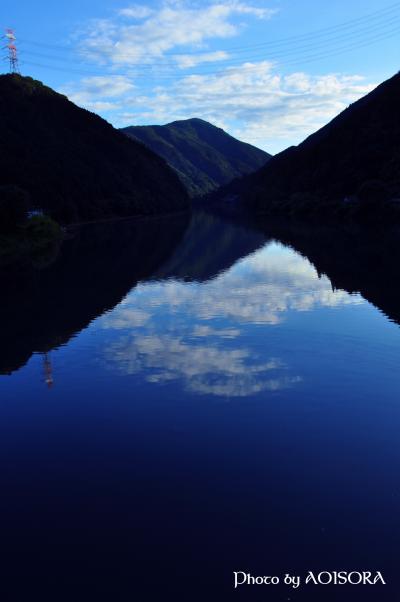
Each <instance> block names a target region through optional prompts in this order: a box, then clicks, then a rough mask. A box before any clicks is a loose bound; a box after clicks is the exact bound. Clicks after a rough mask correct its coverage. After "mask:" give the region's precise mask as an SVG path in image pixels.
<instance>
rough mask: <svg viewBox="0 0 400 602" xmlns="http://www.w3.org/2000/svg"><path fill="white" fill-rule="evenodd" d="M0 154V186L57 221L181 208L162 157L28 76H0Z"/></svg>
mask: <svg viewBox="0 0 400 602" xmlns="http://www.w3.org/2000/svg"><path fill="white" fill-rule="evenodd" d="M0 153H1V161H0V185H15V186H18V187H19V188H22V189H24V190H26V191H27V192H29V193H30V196H31V201H32V205H33V206H36V207H40V208H42V209H43V210H45V211H46V212H47V213H49V214H50V215H52V216H53V217H55V218H56V219H59V220H61V221H64V222H68V221H78V220H87V219H93V218H99V217H106V216H112V215H133V214H148V213H151V214H154V213H160V212H168V211H173V210H180V209H185V208H187V207H188V203H189V201H188V198H187V193H186V191H185V189H184V187H183V186H182V184H181V182H180V180H179V178H178V177H177V176H176V173H175V172H174V171H173V170H172V169H171V168H170V167H169V166H168V165H167V164H166V163H165V161H164V160H163V159H162V158H160V157H159V156H158V155H156V154H155V153H153V152H152V151H151V150H150V149H148V148H147V147H145V146H144V145H143V144H140V143H139V142H137V141H134V140H130V139H129V138H127V137H126V136H124V135H123V134H122V133H121V132H120V131H119V130H116V129H115V128H113V127H112V126H111V125H110V124H109V123H108V122H107V121H105V120H104V119H102V118H101V117H99V116H98V115H95V114H94V113H91V112H89V111H87V110H85V109H81V108H79V107H77V106H76V105H74V104H73V103H72V102H70V101H69V100H68V99H67V98H66V97H65V96H63V95H61V94H58V93H57V92H55V91H54V90H52V89H51V88H48V87H47V86H44V85H43V84H42V83H41V82H39V81H36V80H34V79H32V78H30V77H22V76H20V75H17V74H9V75H1V76H0Z"/></svg>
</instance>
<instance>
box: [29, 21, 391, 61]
mask: <svg viewBox="0 0 400 602" xmlns="http://www.w3.org/2000/svg"><path fill="white" fill-rule="evenodd" d="M399 20H400V16H398V17H395V18H393V19H391V20H390V21H388V22H385V23H382V24H380V25H378V26H376V25H369V26H368V27H366V28H364V29H361V30H358V31H354V32H353V31H351V32H347V33H342V34H339V35H336V36H333V37H327V38H325V39H324V40H321V41H320V42H318V43H315V42H309V43H306V44H301V45H298V46H295V47H293V48H288V49H286V50H285V49H281V50H278V51H275V52H269V53H268V54H266V53H265V52H263V53H262V54H260V53H258V54H256V55H254V54H253V55H251V56H247V57H240V58H236V59H235V58H234V57H233V58H229V57H227V58H226V59H219V60H217V59H216V60H215V61H209V62H215V63H216V62H223V63H224V64H225V65H235V64H241V63H242V62H243V61H252V60H256V59H264V60H267V59H268V60H271V59H280V58H285V57H288V56H291V55H296V56H299V55H301V53H302V52H303V51H308V50H314V49H316V50H318V49H319V48H324V47H329V46H332V45H334V46H337V43H338V42H340V41H343V42H346V41H347V40H349V41H352V40H354V39H357V38H362V37H364V36H365V35H367V34H371V33H374V32H375V31H377V32H378V31H379V30H382V33H384V32H386V28H387V27H389V26H393V25H396V24H397V23H398V22H399ZM389 31H391V29H389ZM24 54H25V53H24ZM29 55H30V56H37V57H42V58H47V60H51V61H53V60H54V61H59V62H69V61H70V59H68V58H64V57H61V58H59V57H53V56H49V55H48V54H43V53H40V52H35V51H29ZM85 55H86V56H87V57H90V55H91V53H90V52H89V53H87V52H86V53H81V56H83V57H84V56H85ZM124 58H125V59H127V58H128V57H127V55H122V56H121V59H124ZM128 66H129V67H130V68H131V67H135V68H137V69H138V70H140V71H150V70H154V67H167V68H168V67H172V68H173V69H175V68H176V62H174V63H168V62H167V61H163V62H161V63H158V62H154V61H152V62H150V63H147V64H146V63H143V62H140V63H134V62H130V63H129V65H128Z"/></svg>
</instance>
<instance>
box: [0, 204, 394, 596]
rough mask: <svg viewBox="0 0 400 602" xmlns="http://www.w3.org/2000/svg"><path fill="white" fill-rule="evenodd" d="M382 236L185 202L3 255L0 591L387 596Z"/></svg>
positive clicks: (390, 273) (388, 437)
mask: <svg viewBox="0 0 400 602" xmlns="http://www.w3.org/2000/svg"><path fill="white" fill-rule="evenodd" d="M398 239H399V232H397V231H385V232H382V231H379V230H373V229H369V230H367V231H366V230H365V229H362V228H360V227H355V226H354V227H350V226H348V227H343V226H341V227H339V226H326V227H325V228H320V227H317V226H315V225H309V226H306V225H304V224H294V223H290V224H285V223H282V222H279V223H277V222H274V223H272V222H270V223H268V222H266V223H263V222H262V220H260V222H259V223H256V224H251V223H243V224H240V223H238V221H237V220H235V219H233V218H231V219H227V218H223V217H218V216H213V215H209V214H206V213H195V214H194V215H193V216H192V217H190V216H185V215H180V216H175V217H163V218H159V219H136V220H122V221H119V222H118V221H116V222H111V223H109V224H96V225H87V226H85V227H82V228H75V229H73V230H71V232H70V233H69V235H68V237H67V240H65V241H64V243H63V245H62V247H61V249H60V250H59V252H58V254H57V253H56V254H55V256H51V257H50V258H48V259H47V260H46V258H40V260H39V259H38V260H37V262H36V263H35V265H33V266H32V265H20V266H18V268H17V269H15V270H13V272H12V273H11V274H10V273H8V272H7V270H3V272H4V273H3V276H2V278H3V287H2V288H3V291H4V293H3V295H2V297H3V298H2V300H1V302H0V307H1V316H2V317H1V318H0V323H1V332H2V341H1V343H2V344H1V350H0V372H1V373H2V375H1V376H0V413H1V414H0V457H1V471H0V475H1V484H2V495H1V498H0V509H1V515H0V516H1V547H2V552H3V556H4V560H3V562H2V578H1V580H0V592H1V594H2V595H1V596H0V599H1V600H2V601H3V600H4V602H7V601H14V600H18V601H19V600H23V601H24V602H25V601H26V600H44V599H48V598H47V597H48V596H50V595H51V596H52V598H51V599H53V600H64V599H66V600H85V601H86V600H100V599H107V600H110V601H117V600H118V601H119V600H124V601H125V600H126V601H137V602H147V601H152V600H154V601H156V602H159V601H160V602H161V601H162V600H167V599H168V600H170V599H171V600H174V602H180V601H182V602H191V601H194V600H204V601H205V600H210V601H214V600H215V601H217V602H220V601H223V600H234V599H235V600H249V601H251V600H272V601H273V602H275V601H279V600H307V601H310V600H318V601H321V600H324V601H325V600H342V601H343V600H344V601H347V600H355V601H357V600H363V601H364V600H373V601H375V602H376V601H377V600H379V601H384V600H394V599H395V592H396V591H397V590H398V585H397V583H396V579H398V547H399V543H400V513H399V502H400V483H399V474H400V445H399V426H400V404H399V393H400V369H399V357H400V329H399V322H400V288H399V287H400V284H399V283H400V278H399V277H400V261H399V259H400V258H399V251H398ZM234 571H243V572H245V573H251V574H252V575H254V576H257V575H267V576H271V575H272V576H279V577H280V578H281V581H282V576H283V577H284V575H285V573H290V574H291V575H300V576H302V577H305V576H306V575H307V573H308V571H313V572H315V573H316V574H317V573H318V572H320V571H347V572H350V571H360V572H361V571H371V572H373V574H375V573H376V571H381V572H382V575H383V577H384V579H385V581H386V583H387V584H386V585H385V586H383V585H379V584H377V585H375V586H370V585H365V586H355V585H343V586H339V585H338V586H332V585H325V586H324V585H318V586H315V585H312V584H311V585H305V584H304V585H303V584H302V586H301V587H299V588H298V589H293V588H291V587H288V586H287V585H284V584H283V583H282V582H281V583H280V584H279V585H276V586H274V585H268V586H266V585H258V586H257V585H254V586H248V585H247V586H246V585H243V586H240V587H239V588H237V589H236V590H235V589H234V587H233V586H234V581H233V572H234ZM49 599H50V598H49Z"/></svg>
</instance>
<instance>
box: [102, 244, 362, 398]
mask: <svg viewBox="0 0 400 602" xmlns="http://www.w3.org/2000/svg"><path fill="white" fill-rule="evenodd" d="M359 303H362V298H361V297H360V296H359V295H349V294H348V293H346V292H344V291H340V290H336V291H335V290H332V287H331V284H330V281H329V280H328V278H326V277H325V276H323V277H319V275H318V274H317V272H316V271H315V269H314V267H313V266H312V265H311V264H310V262H309V261H308V260H307V259H305V258H303V257H301V256H300V255H298V254H297V253H295V252H294V251H292V250H291V249H288V248H286V247H283V246H282V245H280V244H277V243H272V244H269V245H267V246H266V247H264V248H263V249H261V250H259V251H257V252H256V253H254V254H252V255H250V256H248V257H246V258H245V259H242V260H241V261H239V262H237V263H236V264H235V265H234V266H233V267H232V268H231V269H229V270H228V271H226V272H225V273H223V274H220V275H219V276H218V277H217V278H215V279H213V280H210V281H208V282H206V283H202V284H200V283H184V282H180V281H177V280H167V281H164V282H154V283H142V284H141V285H139V286H138V287H137V288H136V289H135V290H134V291H132V293H131V294H130V295H129V296H128V297H127V298H126V299H125V300H124V302H123V303H122V304H121V305H120V306H118V307H117V308H115V310H114V311H113V312H111V313H110V314H109V315H107V316H105V317H103V318H102V319H101V325H102V326H103V328H107V329H111V330H113V331H115V333H117V332H119V333H120V332H121V330H122V331H124V332H123V334H122V335H121V334H118V336H116V337H114V338H113V340H112V341H111V342H110V344H109V345H108V348H107V352H106V354H107V362H108V363H109V364H112V365H114V366H117V367H118V369H119V370H121V371H123V372H124V373H126V374H136V373H138V372H144V373H145V375H146V379H147V380H148V381H149V382H154V383H166V382H168V381H173V380H181V381H182V382H183V386H184V387H185V389H186V390H188V391H191V392H196V393H198V394H207V395H215V396H224V397H230V396H232V397H245V396H250V395H254V394H257V393H260V392H262V391H277V390H279V389H282V388H287V387H290V386H293V385H294V384H296V383H299V382H300V381H301V377H300V376H299V375H297V374H291V370H290V368H289V367H288V366H287V365H286V363H285V362H284V361H283V360H281V359H278V357H276V356H277V355H279V354H277V353H274V349H271V344H272V343H270V342H269V343H268V337H267V333H266V332H265V327H267V326H277V325H279V324H282V323H283V322H284V321H285V319H286V318H287V317H288V315H290V314H291V313H294V312H310V311H317V310H318V309H321V308H326V307H329V308H336V307H341V306H343V305H348V304H359ZM254 327H256V328H258V329H259V328H260V327H261V331H259V330H257V331H254Z"/></svg>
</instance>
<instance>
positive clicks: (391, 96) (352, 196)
mask: <svg viewBox="0 0 400 602" xmlns="http://www.w3.org/2000/svg"><path fill="white" fill-rule="evenodd" d="M399 98H400V75H399V74H396V75H395V76H393V77H392V78H390V79H389V80H387V81H385V82H384V83H382V84H381V85H379V86H378V87H377V88H375V89H374V90H373V91H372V92H370V93H369V94H367V95H366V96H364V97H363V98H361V99H360V100H358V101H356V102H355V103H353V104H352V105H350V106H349V107H348V108H347V109H346V110H344V111H343V112H342V113H340V114H339V115H338V116H337V117H335V118H334V119H333V120H332V121H331V122H330V123H328V124H327V125H326V126H324V127H322V128H321V129H320V130H318V131H317V132H316V133H314V134H312V135H311V136H309V137H308V138H307V139H306V140H304V142H302V143H301V144H299V145H298V146H292V147H290V148H288V149H286V150H284V151H283V152H281V153H280V154H278V155H276V156H274V157H273V158H272V159H271V160H270V161H269V162H268V163H267V164H266V165H265V166H264V167H263V168H261V169H260V170H258V171H257V172H255V173H254V174H252V175H250V176H245V177H244V178H242V179H241V180H237V181H235V182H234V183H232V184H231V185H228V186H227V187H226V188H225V189H224V190H221V191H220V193H219V195H218V196H219V199H218V200H219V202H224V201H225V203H226V204H227V205H234V206H239V207H240V206H245V207H248V208H249V209H250V210H251V211H255V212H261V213H268V212H278V213H284V214H292V213H296V214H297V213H298V214H313V213H316V214H321V216H322V217H323V216H324V215H326V214H327V213H329V212H333V213H336V214H342V215H350V216H351V215H354V216H364V215H371V216H372V215H378V214H379V213H380V211H381V210H382V213H384V212H385V211H384V210H386V209H387V210H388V211H389V213H391V212H393V211H394V212H395V213H396V214H399V212H400V200H399V199H400V144H399V140H400V110H399Z"/></svg>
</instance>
